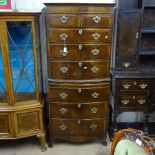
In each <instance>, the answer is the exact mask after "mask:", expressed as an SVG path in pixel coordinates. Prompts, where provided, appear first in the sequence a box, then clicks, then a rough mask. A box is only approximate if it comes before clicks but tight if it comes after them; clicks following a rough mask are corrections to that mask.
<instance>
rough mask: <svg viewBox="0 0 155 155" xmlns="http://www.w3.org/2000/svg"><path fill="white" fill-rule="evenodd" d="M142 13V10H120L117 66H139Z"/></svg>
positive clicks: (123, 67) (121, 67)
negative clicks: (138, 55)
mask: <svg viewBox="0 0 155 155" xmlns="http://www.w3.org/2000/svg"><path fill="white" fill-rule="evenodd" d="M140 15H141V14H140V12H130V11H124V10H123V11H120V12H119V19H118V41H117V43H118V44H117V56H116V57H117V60H116V63H117V64H116V68H120V69H124V70H125V69H130V68H137V65H138V62H137V61H138V57H137V53H138V38H139V27H140ZM129 19H130V20H129ZM120 61H122V62H121V64H120V65H119V62H120ZM133 61H134V62H133ZM133 64H135V65H133Z"/></svg>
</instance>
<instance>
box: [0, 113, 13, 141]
mask: <svg viewBox="0 0 155 155" xmlns="http://www.w3.org/2000/svg"><path fill="white" fill-rule="evenodd" d="M10 136H12V128H11V115H10V114H9V113H0V137H3V138H5V137H6V138H7V137H10Z"/></svg>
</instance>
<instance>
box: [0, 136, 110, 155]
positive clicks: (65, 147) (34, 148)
mask: <svg viewBox="0 0 155 155" xmlns="http://www.w3.org/2000/svg"><path fill="white" fill-rule="evenodd" d="M110 146H111V142H109V140H108V145H107V146H103V145H102V144H100V143H96V142H93V143H86V144H71V143H66V142H56V143H55V144H54V146H53V147H52V148H47V151H46V152H41V150H40V146H39V140H38V139H37V138H26V139H21V140H10V141H5V140H1V141H0V155H109V151H110Z"/></svg>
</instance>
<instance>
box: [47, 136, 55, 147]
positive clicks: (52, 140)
mask: <svg viewBox="0 0 155 155" xmlns="http://www.w3.org/2000/svg"><path fill="white" fill-rule="evenodd" d="M53 143H54V139H53V137H52V136H50V139H49V144H48V146H49V147H53Z"/></svg>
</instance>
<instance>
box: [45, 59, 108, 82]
mask: <svg viewBox="0 0 155 155" xmlns="http://www.w3.org/2000/svg"><path fill="white" fill-rule="evenodd" d="M109 67H110V64H109V61H108V60H107V61H77V62H76V61H72V62H64V61H49V62H48V75H49V78H52V79H59V80H91V79H95V80H96V79H104V78H109V76H110V71H109V70H110V69H109Z"/></svg>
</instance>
